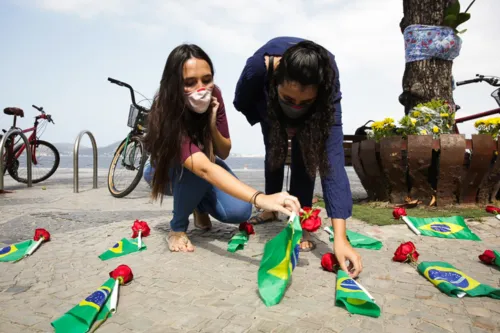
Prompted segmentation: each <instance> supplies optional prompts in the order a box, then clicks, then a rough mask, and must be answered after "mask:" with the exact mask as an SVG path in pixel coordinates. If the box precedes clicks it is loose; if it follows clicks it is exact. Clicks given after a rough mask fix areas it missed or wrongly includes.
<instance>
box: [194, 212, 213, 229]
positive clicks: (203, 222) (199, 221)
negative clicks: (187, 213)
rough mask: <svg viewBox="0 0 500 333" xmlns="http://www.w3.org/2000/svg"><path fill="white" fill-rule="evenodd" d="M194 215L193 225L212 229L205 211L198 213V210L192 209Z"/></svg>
mask: <svg viewBox="0 0 500 333" xmlns="http://www.w3.org/2000/svg"><path fill="white" fill-rule="evenodd" d="M193 215H194V226H195V227H196V228H198V229H201V230H210V229H212V221H210V216H209V215H208V214H207V213H200V212H199V211H198V210H196V209H195V210H194V211H193Z"/></svg>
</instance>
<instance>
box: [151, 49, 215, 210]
mask: <svg viewBox="0 0 500 333" xmlns="http://www.w3.org/2000/svg"><path fill="white" fill-rule="evenodd" d="M191 58H197V59H203V60H205V61H206V62H207V63H208V65H209V66H210V69H211V72H212V75H213V74H214V68H213V64H212V61H211V60H210V58H209V57H208V55H207V54H206V53H205V52H204V51H203V50H202V49H201V48H200V47H199V46H197V45H193V44H183V45H180V46H178V47H176V48H175V49H173V50H172V52H171V53H170V55H169V56H168V59H167V63H166V64H165V69H164V70H163V75H162V77H161V81H160V89H159V91H158V93H157V94H156V96H155V98H154V101H153V107H152V109H151V113H150V114H149V117H148V131H147V134H146V137H145V139H144V141H145V146H146V150H147V151H148V152H149V153H150V154H151V165H152V166H154V168H155V172H154V176H153V179H152V188H153V189H152V193H151V196H152V197H153V199H155V200H156V199H158V197H160V201H163V193H164V191H165V189H166V187H167V186H168V184H169V183H170V177H169V170H170V168H175V169H176V170H178V169H180V168H177V167H179V166H180V163H181V146H182V144H183V142H184V140H186V139H190V140H191V142H193V143H194V144H196V145H198V146H199V147H203V151H204V153H205V154H207V156H209V157H210V156H211V155H212V137H211V134H210V130H209V124H210V121H209V120H210V116H211V113H212V111H211V109H210V110H209V111H207V112H205V113H203V114H198V113H195V112H191V111H190V110H189V109H188V108H187V106H186V103H185V97H184V78H183V67H184V63H185V62H186V61H187V60H189V59H191ZM175 174H176V173H174V176H175Z"/></svg>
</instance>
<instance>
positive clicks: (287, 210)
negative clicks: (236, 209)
mask: <svg viewBox="0 0 500 333" xmlns="http://www.w3.org/2000/svg"><path fill="white" fill-rule="evenodd" d="M255 204H256V205H257V206H258V207H260V208H262V209H264V210H268V211H271V212H281V213H283V214H286V215H288V216H290V215H292V213H295V214H297V215H299V211H300V202H299V200H298V199H297V198H296V197H294V196H291V195H290V194H288V193H287V192H281V193H276V194H271V195H265V194H260V195H258V196H257V198H256V200H255Z"/></svg>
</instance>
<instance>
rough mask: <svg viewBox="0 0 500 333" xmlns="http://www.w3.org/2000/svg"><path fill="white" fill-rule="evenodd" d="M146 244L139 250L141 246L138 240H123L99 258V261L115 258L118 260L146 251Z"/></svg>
mask: <svg viewBox="0 0 500 333" xmlns="http://www.w3.org/2000/svg"><path fill="white" fill-rule="evenodd" d="M146 249H147V247H146V244H144V242H142V247H141V248H140V249H139V245H138V243H137V239H127V238H123V239H122V240H120V241H119V242H118V243H116V244H115V245H113V247H112V248H110V249H109V250H107V251H105V252H104V253H102V254H101V255H100V256H99V259H101V260H103V261H105V260H109V259H113V258H118V257H121V256H124V255H127V254H130V253H134V252H139V251H144V250H146Z"/></svg>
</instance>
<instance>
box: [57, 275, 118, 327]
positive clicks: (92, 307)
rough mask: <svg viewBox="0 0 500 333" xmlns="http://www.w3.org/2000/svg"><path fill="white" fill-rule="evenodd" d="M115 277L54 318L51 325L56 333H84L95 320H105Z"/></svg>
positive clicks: (108, 312)
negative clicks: (60, 315)
mask: <svg viewBox="0 0 500 333" xmlns="http://www.w3.org/2000/svg"><path fill="white" fill-rule="evenodd" d="M114 286H115V279H112V278H110V279H109V280H107V281H106V282H105V283H104V284H103V285H102V286H101V287H100V288H99V289H97V290H96V291H94V292H93V293H92V294H91V295H90V296H88V297H87V298H85V299H84V300H83V301H81V302H80V303H79V304H78V305H77V306H75V307H74V308H72V309H71V310H69V311H68V312H66V313H65V314H64V315H63V316H62V317H60V318H58V319H56V320H54V321H53V322H52V323H51V325H52V327H54V329H55V332H56V333H85V332H88V331H89V330H90V328H91V327H92V326H93V324H94V323H95V322H96V321H101V320H105V319H107V318H108V317H110V316H111V312H110V311H109V310H110V300H111V297H110V296H111V292H112V291H113V288H114Z"/></svg>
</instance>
